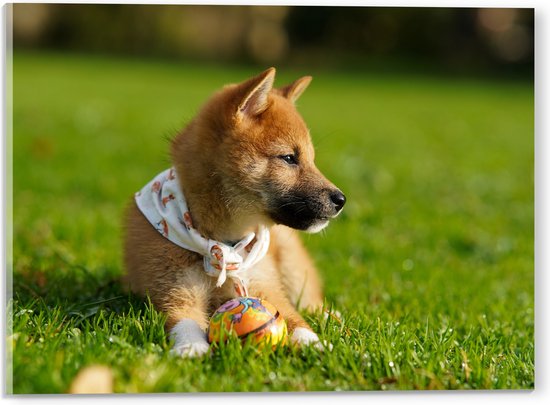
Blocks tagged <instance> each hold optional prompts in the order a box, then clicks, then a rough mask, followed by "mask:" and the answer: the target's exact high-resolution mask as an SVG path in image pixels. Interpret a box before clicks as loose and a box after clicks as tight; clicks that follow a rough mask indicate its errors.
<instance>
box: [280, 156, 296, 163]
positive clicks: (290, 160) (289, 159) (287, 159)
mask: <svg viewBox="0 0 550 405" xmlns="http://www.w3.org/2000/svg"><path fill="white" fill-rule="evenodd" d="M279 159H282V160H284V161H285V163H288V164H289V165H297V164H298V158H297V157H296V155H281V156H279Z"/></svg>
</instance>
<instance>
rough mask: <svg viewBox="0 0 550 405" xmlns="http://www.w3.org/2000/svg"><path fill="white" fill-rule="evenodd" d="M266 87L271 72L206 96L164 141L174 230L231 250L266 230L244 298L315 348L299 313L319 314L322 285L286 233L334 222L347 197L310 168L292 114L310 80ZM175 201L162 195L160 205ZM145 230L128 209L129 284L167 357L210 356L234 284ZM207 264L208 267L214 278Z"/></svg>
mask: <svg viewBox="0 0 550 405" xmlns="http://www.w3.org/2000/svg"><path fill="white" fill-rule="evenodd" d="M274 78H275V69H274V68H270V69H268V70H266V71H265V72H263V73H261V74H260V75H258V76H256V77H253V78H251V79H249V80H247V81H245V82H243V83H240V84H236V85H228V86H226V87H224V88H223V89H222V90H221V91H219V92H217V93H216V94H214V95H213V97H211V99H210V100H209V101H208V102H207V103H206V105H205V106H204V107H203V108H202V110H201V111H200V112H199V114H198V115H197V116H196V117H195V118H194V119H193V120H192V121H191V122H190V123H189V124H188V125H187V127H186V128H185V129H184V130H183V131H182V132H181V133H179V134H178V135H177V136H176V137H175V138H174V140H173V141H172V144H171V157H172V163H173V167H174V176H173V177H170V178H174V177H175V176H176V175H177V181H178V183H177V184H178V185H179V188H180V190H181V193H182V195H183V196H185V200H186V201H187V207H188V213H182V215H181V216H180V214H179V213H178V214H177V215H178V218H180V222H181V223H182V224H183V222H182V220H181V218H183V217H185V218H186V221H185V223H186V224H187V225H186V226H187V230H189V229H191V227H190V225H191V224H192V228H194V229H196V231H198V233H200V235H202V237H204V238H205V240H207V239H208V240H211V241H220V242H221V243H225V244H227V245H228V246H232V245H233V244H235V243H236V242H237V241H240V240H242V239H243V237H245V235H247V234H249V233H251V232H256V235H259V234H258V229H259V227H268V228H269V233H267V232H266V233H267V236H268V237H269V239H270V242H269V241H268V243H269V249H268V251H267V254H266V255H265V256H263V258H262V259H261V260H259V261H258V262H257V263H255V264H254V265H253V266H251V267H250V268H248V269H246V271H245V272H243V273H242V274H241V278H242V279H243V280H245V281H246V286H247V288H248V295H250V296H256V297H262V298H265V299H266V300H268V301H269V302H271V303H272V304H274V305H275V306H276V307H277V308H278V310H279V311H280V312H281V314H282V315H283V316H284V318H285V319H286V321H287V324H288V328H289V331H290V333H291V341H292V342H295V343H298V344H310V343H318V342H319V339H318V337H317V335H316V334H315V333H314V332H313V331H312V330H311V328H310V327H309V325H308V324H307V323H306V322H305V321H304V319H303V318H302V317H301V316H300V314H299V313H298V310H297V309H298V308H308V309H314V308H318V307H320V306H321V305H322V300H323V296H322V291H321V283H320V280H319V277H318V274H317V271H316V269H315V267H314V265H313V263H312V261H311V259H310V257H309V256H308V254H307V252H306V251H305V249H304V247H303V246H302V244H301V242H300V240H299V238H298V236H297V235H296V234H295V231H293V230H292V229H290V228H294V229H299V230H304V231H306V232H318V231H320V230H321V229H323V228H324V227H325V226H326V225H327V224H328V222H329V219H331V218H333V217H335V216H336V215H338V214H339V213H340V211H341V209H342V207H343V205H344V203H345V197H344V195H343V194H342V192H341V191H340V190H338V189H337V188H336V187H335V186H334V185H333V184H332V183H330V182H329V181H328V180H327V179H326V178H325V177H324V176H323V175H322V174H321V172H320V171H319V170H318V169H317V168H316V167H315V164H314V162H313V159H314V150H313V146H312V143H311V138H310V135H309V131H308V129H307V127H306V125H305V123H304V121H303V120H302V118H301V117H300V115H299V114H298V112H297V111H296V109H295V107H294V102H295V101H296V99H297V98H298V97H299V96H300V95H301V94H302V92H303V91H304V90H305V88H306V87H307V86H308V85H309V83H310V81H311V77H303V78H301V79H298V80H297V81H295V82H294V83H292V84H290V85H288V86H286V87H283V88H280V89H274V88H273V81H274ZM170 176H172V172H170ZM155 186H156V187H157V188H158V185H155V184H153V188H154V187H155ZM178 191H179V190H178ZM153 192H158V190H156V189H155V190H153ZM176 199H177V198H176V197H174V196H173V195H172V194H170V195H168V197H164V198H163V199H162V204H164V205H166V204H175V201H170V200H176ZM183 214H185V215H183ZM189 214H190V218H188V217H189ZM152 222H154V221H152V220H148V219H147V218H146V217H145V216H144V210H143V209H140V208H138V206H137V205H136V203H134V202H132V204H131V206H130V207H129V210H128V215H127V222H126V235H125V265H126V270H127V281H128V283H129V284H130V286H131V288H132V290H133V291H134V292H137V293H141V294H148V295H149V296H150V298H151V301H152V302H153V304H154V305H155V307H156V308H157V309H158V310H160V311H163V312H164V313H166V315H167V323H166V328H167V330H168V331H170V334H171V336H172V338H173V339H174V340H175V344H174V347H173V349H172V350H173V351H174V352H176V353H178V354H180V355H182V356H197V355H202V354H204V353H206V352H207V351H208V347H209V346H208V343H207V341H206V337H205V330H206V328H207V325H208V320H209V317H210V315H211V314H212V313H213V311H214V310H215V309H216V308H217V307H218V306H219V305H221V304H222V303H223V302H225V301H227V300H228V299H230V298H234V297H235V296H236V292H235V289H234V288H233V283H232V280H233V279H231V278H228V279H227V281H225V282H224V283H223V284H222V285H221V286H219V287H218V286H217V285H216V278H215V277H211V275H209V274H207V272H205V268H206V266H207V265H206V264H205V262H203V257H202V256H201V254H199V253H196V252H194V251H192V250H189V249H184V248H182V247H181V246H178V245H177V244H175V243H173V242H172V241H171V240H169V239H168V238H167V236H166V235H167V233H168V228H167V226H166V222H163V221H160V222H159V223H158V224H156V225H158V226H157V229H155V224H154V223H152ZM163 227H164V228H163ZM163 229H164V230H163ZM184 231H185V230H184ZM164 232H166V233H164ZM163 235H164V236H163ZM251 245H252V243H251ZM216 257H217V256H216ZM212 260H213V261H212V263H213V266H212V267H211V268H212V269H218V270H219V268H220V266H219V263H217V262H216V260H215V259H212ZM228 269H229V267H228ZM228 274H229V271H228ZM216 277H217V276H216ZM219 281H220V279H218V284H219Z"/></svg>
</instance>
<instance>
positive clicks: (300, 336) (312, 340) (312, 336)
mask: <svg viewBox="0 0 550 405" xmlns="http://www.w3.org/2000/svg"><path fill="white" fill-rule="evenodd" d="M290 341H291V342H292V343H293V344H295V345H298V346H309V345H312V346H313V347H314V348H315V349H317V350H320V351H323V350H325V348H328V350H329V351H332V344H331V343H328V344H327V342H326V341H322V342H321V341H320V340H319V336H317V334H316V333H315V332H312V331H311V330H309V329H307V328H296V329H294V332H293V333H292V336H291V337H290Z"/></svg>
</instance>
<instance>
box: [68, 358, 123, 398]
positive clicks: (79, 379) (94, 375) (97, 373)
mask: <svg viewBox="0 0 550 405" xmlns="http://www.w3.org/2000/svg"><path fill="white" fill-rule="evenodd" d="M69 393H71V394H112V393H113V373H112V371H111V369H110V368H109V367H106V366H98V365H94V366H88V367H85V368H83V369H81V370H80V371H79V372H78V374H77V375H76V377H75V378H74V380H73V382H72V383H71V388H70V389H69Z"/></svg>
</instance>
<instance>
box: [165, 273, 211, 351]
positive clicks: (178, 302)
mask: <svg viewBox="0 0 550 405" xmlns="http://www.w3.org/2000/svg"><path fill="white" fill-rule="evenodd" d="M187 285H189V286H192V287H188V286H187ZM208 289H209V285H208V283H203V284H201V283H200V281H199V280H195V281H194V284H186V286H185V287H180V288H174V289H172V290H171V291H170V292H169V294H168V295H167V297H166V298H165V299H164V300H163V301H164V303H163V304H161V310H162V311H163V312H165V313H166V314H167V316H168V318H167V320H166V326H165V327H166V330H167V331H168V333H169V335H170V338H171V339H172V340H173V341H174V346H173V347H172V350H171V351H172V353H174V354H177V355H180V356H182V357H198V356H202V355H204V354H206V352H208V349H209V347H210V345H209V344H208V341H207V339H206V333H205V331H206V329H207V327H208V313H207V310H208Z"/></svg>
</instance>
